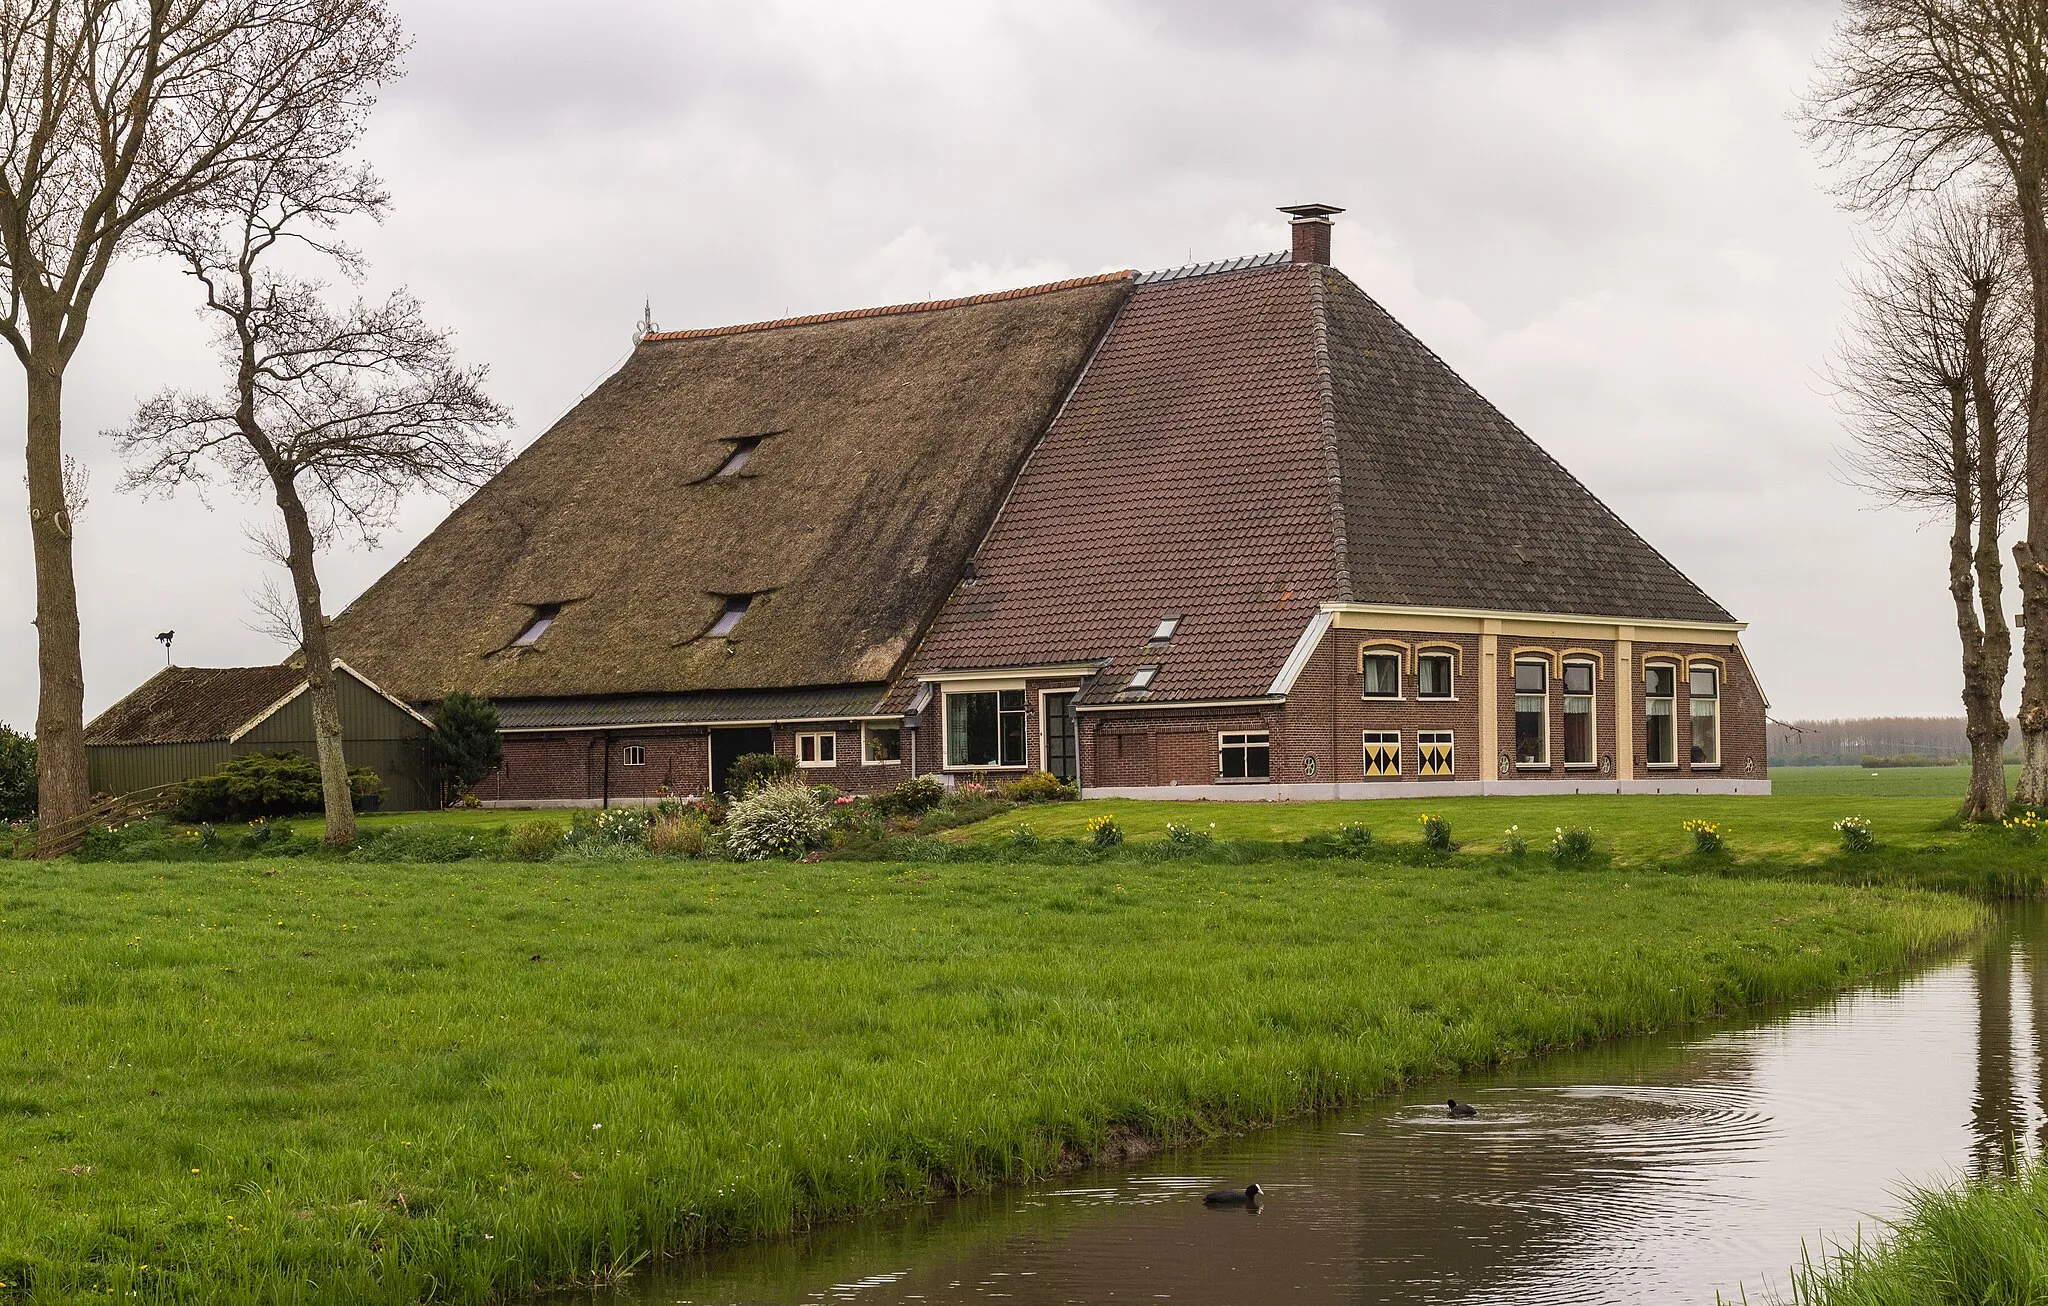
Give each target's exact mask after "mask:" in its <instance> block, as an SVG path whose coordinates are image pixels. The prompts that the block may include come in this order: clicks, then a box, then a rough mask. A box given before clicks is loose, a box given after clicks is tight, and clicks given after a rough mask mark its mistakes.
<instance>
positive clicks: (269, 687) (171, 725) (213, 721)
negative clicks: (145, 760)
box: [85, 667, 306, 744]
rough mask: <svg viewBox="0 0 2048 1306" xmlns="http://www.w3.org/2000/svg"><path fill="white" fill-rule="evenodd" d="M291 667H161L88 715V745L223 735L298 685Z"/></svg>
mask: <svg viewBox="0 0 2048 1306" xmlns="http://www.w3.org/2000/svg"><path fill="white" fill-rule="evenodd" d="M305 683H306V673H305V672H303V671H300V670H297V669H296V668H293V667H165V668H164V669H163V670H162V671H159V672H157V673H156V674H155V675H153V676H151V677H150V678H149V679H148V680H145V681H144V682H142V684H141V685H140V686H138V687H137V688H136V690H135V692H134V693H132V694H130V695H128V697H126V698H124V699H122V700H121V701H120V702H118V703H116V704H114V705H113V706H112V707H110V708H108V709H107V710H106V711H104V712H102V713H100V714H99V715H98V716H97V717H95V718H93V722H92V724H91V725H89V726H87V727H86V728H85V742H86V743H88V744H197V743H205V742H208V741H211V740H217V739H226V738H228V737H229V736H230V735H232V734H234V733H235V732H236V731H238V730H240V729H241V728H242V727H243V726H246V725H249V724H251V723H252V722H253V721H255V720H256V719H257V718H258V717H260V716H262V715H264V713H265V710H266V709H268V708H273V707H276V706H277V705H278V704H279V703H281V702H283V701H284V700H285V699H287V698H289V697H291V695H292V694H293V693H295V692H296V691H298V690H299V689H301V688H303V687H304V686H305Z"/></svg>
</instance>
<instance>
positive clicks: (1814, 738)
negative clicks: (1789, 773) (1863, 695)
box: [1769, 716, 2019, 766]
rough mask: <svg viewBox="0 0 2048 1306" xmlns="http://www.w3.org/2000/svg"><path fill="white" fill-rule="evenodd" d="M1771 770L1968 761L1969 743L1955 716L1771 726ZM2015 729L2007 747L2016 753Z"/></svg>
mask: <svg viewBox="0 0 2048 1306" xmlns="http://www.w3.org/2000/svg"><path fill="white" fill-rule="evenodd" d="M1769 729H1770V756H1771V765H1772V766H1912V765H1916V764H1917V765H1928V764H1930V763H1931V762H1933V761H1936V760H1948V759H1951V758H1954V759H1967V758H1968V757H1969V756H1970V740H1969V737H1968V736H1967V735H1965V734H1964V733H1963V719H1962V718H1961V717H1959V716H1875V717H1857V718H1853V719H1851V720H1847V721H1789V722H1781V721H1773V722H1771V723H1770V727H1769ZM2018 740H2019V725H2018V723H2017V722H2015V723H2013V728H2012V737H2011V738H2010V739H2008V740H2007V741H2006V752H2007V753H2008V754H2011V753H2014V752H2015V751H2016V749H2015V746H2016V744H2017V743H2018Z"/></svg>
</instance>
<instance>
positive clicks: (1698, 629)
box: [1322, 603, 1749, 644]
mask: <svg viewBox="0 0 2048 1306" xmlns="http://www.w3.org/2000/svg"><path fill="white" fill-rule="evenodd" d="M1322 610H1323V611H1324V612H1327V613H1330V614H1332V615H1333V616H1335V617H1336V618H1337V623H1336V625H1337V628H1338V629H1339V630H1360V629H1371V628H1374V627H1373V625H1372V623H1370V622H1367V621H1363V620H1357V621H1346V620H1344V618H1346V617H1353V618H1368V617H1370V618H1378V619H1379V625H1378V627H1377V628H1379V629H1385V628H1386V627H1387V626H1389V625H1398V626H1399V628H1401V629H1404V630H1423V629H1430V627H1425V626H1423V625H1422V624H1420V623H1421V622H1422V621H1425V620H1442V621H1453V622H1459V623H1462V624H1458V625H1452V626H1442V627H1435V629H1441V630H1447V631H1458V632H1462V633H1466V634H1470V633H1472V632H1473V631H1476V630H1483V629H1484V623H1486V622H1488V621H1495V622H1499V623H1501V633H1503V634H1511V635H1533V634H1537V633H1539V632H1538V631H1537V630H1536V629H1534V627H1538V626H1565V627H1571V628H1575V629H1579V630H1583V629H1584V628H1585V627H1587V626H1606V627H1610V628H1617V629H1618V628H1619V627H1622V626H1635V627H1637V628H1638V629H1639V630H1640V631H1642V632H1655V631H1660V630H1672V631H1685V632H1687V633H1689V634H1719V635H1724V636H1726V637H1727V638H1725V639H1720V640H1713V641H1706V642H1712V643H1724V644H1732V643H1734V642H1735V637H1736V635H1737V634H1738V633H1739V632H1741V631H1744V630H1747V629H1748V628H1749V623H1748V622H1743V621H1725V622H1724V621H1672V620H1663V621H1652V620H1648V619H1646V618H1643V617H1621V616H1616V617H1597V616H1580V615H1577V614H1574V613H1556V612H1515V611H1509V610H1505V609H1488V608H1438V607H1426V606H1413V607H1411V606H1406V605H1402V604H1393V603H1325V604H1323V605H1322ZM1389 618H1391V619H1392V620H1391V621H1389V620H1388V619H1389ZM1610 638H1618V636H1610ZM1637 638H1638V639H1654V638H1656V636H1655V635H1654V633H1643V634H1639V635H1638V636H1637ZM1694 642H1701V641H1697V640H1695V641H1694Z"/></svg>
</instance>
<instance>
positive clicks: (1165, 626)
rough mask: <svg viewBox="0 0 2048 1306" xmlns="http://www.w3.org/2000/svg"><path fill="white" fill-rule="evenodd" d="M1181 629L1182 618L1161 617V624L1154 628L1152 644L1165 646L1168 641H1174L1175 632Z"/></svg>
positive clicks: (1176, 616)
mask: <svg viewBox="0 0 2048 1306" xmlns="http://www.w3.org/2000/svg"><path fill="white" fill-rule="evenodd" d="M1179 629H1180V617H1179V616H1178V615H1175V616H1166V617H1161V618H1160V619H1159V624H1158V625H1157V626H1154V627H1153V628H1152V642H1153V643H1154V644H1164V643H1165V642H1166V641H1167V640H1169V639H1172V638H1173V632H1175V631H1176V630H1179Z"/></svg>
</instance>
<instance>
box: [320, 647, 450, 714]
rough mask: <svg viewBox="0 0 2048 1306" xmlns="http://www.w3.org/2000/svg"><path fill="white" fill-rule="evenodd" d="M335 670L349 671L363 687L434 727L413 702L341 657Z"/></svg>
mask: <svg viewBox="0 0 2048 1306" xmlns="http://www.w3.org/2000/svg"><path fill="white" fill-rule="evenodd" d="M334 670H336V671H346V672H348V673H349V674H350V675H351V676H354V677H355V678H356V679H357V680H358V681H360V682H361V683H362V686H363V688H365V689H367V690H369V691H370V692H371V693H373V694H375V695H377V696H378V697H379V698H381V699H383V700H384V701H385V702H387V703H389V704H391V706H393V707H395V708H397V709H398V710H399V711H401V712H403V713H405V714H406V715H407V716H409V717H411V718H412V719H413V720H415V721H417V722H419V723H420V724H421V725H423V726H425V727H426V728H427V729H429V730H432V729H433V728H434V723H433V721H432V720H430V719H429V718H428V717H426V716H425V715H424V714H422V713H420V712H418V711H416V710H414V708H413V706H412V704H410V703H407V702H406V701H405V700H404V699H402V698H399V697H397V696H395V695H393V694H389V693H386V692H385V691H384V689H383V688H381V687H380V686H379V685H378V684H377V682H376V681H374V680H372V679H370V678H369V677H368V676H366V675H364V674H363V673H362V672H360V671H358V670H356V669H355V668H354V667H352V666H350V665H349V664H348V663H346V662H343V661H342V660H341V659H340V658H336V659H334Z"/></svg>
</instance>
